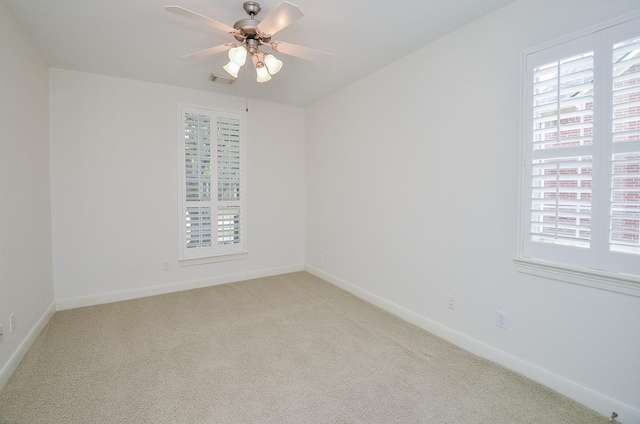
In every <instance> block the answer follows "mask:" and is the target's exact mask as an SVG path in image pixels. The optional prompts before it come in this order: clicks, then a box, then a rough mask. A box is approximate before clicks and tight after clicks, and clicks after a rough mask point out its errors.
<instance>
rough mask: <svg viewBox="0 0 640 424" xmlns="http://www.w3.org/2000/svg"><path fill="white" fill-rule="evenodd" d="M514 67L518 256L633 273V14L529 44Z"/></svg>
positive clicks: (636, 134)
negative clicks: (518, 108) (518, 68)
mask: <svg viewBox="0 0 640 424" xmlns="http://www.w3.org/2000/svg"><path fill="white" fill-rule="evenodd" d="M524 68H525V69H524V75H525V77H524V78H525V79H524V81H525V82H524V90H525V92H524V101H525V103H524V107H523V111H524V118H523V122H524V125H523V151H524V157H525V158H524V170H523V175H524V178H523V181H524V187H523V190H522V192H523V193H524V196H523V199H522V205H523V207H522V208H521V209H522V216H521V220H520V222H521V234H520V238H521V242H522V244H521V246H520V256H521V257H522V258H525V259H526V258H529V259H534V260H542V261H548V262H550V263H555V264H556V265H558V264H559V265H562V266H569V267H572V268H578V269H592V270H596V272H601V273H607V274H617V275H620V274H626V275H628V277H629V279H630V280H632V281H637V279H638V277H640V19H638V18H635V19H630V18H629V19H627V20H626V22H624V21H623V22H622V23H620V21H618V23H616V24H615V25H609V26H607V27H605V28H598V29H597V30H594V31H592V32H590V33H588V34H586V35H583V36H580V37H578V38H573V39H571V40H569V41H566V42H563V43H559V44H555V45H553V46H551V47H546V48H543V49H537V50H535V51H532V52H530V53H528V54H525V56H524ZM625 278H626V277H625Z"/></svg>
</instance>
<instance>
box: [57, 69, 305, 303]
mask: <svg viewBox="0 0 640 424" xmlns="http://www.w3.org/2000/svg"><path fill="white" fill-rule="evenodd" d="M212 84H213V83H212ZM50 89H51V92H50V97H51V111H50V113H51V129H50V134H51V187H52V188H51V192H52V222H53V251H54V283H55V297H56V302H57V305H58V308H59V309H61V308H69V307H76V306H82V305H89V304H95V303H100V302H107V301H114V300H120V299H126V298H132V297H137V296H143V295H149V294H156V293H162V292H167V291H174V290H180V289H187V288H192V287H199V286H204V285H210V284H215V283H223V282H228V281H233V280H239V279H244V278H252V277H255V276H259V275H267V274H273V273H281V272H288V271H292V270H299V269H302V268H303V266H304V111H303V110H302V109H300V108H295V107H288V106H282V105H277V104H270V103H264V102H257V101H251V102H250V103H249V112H248V114H247V121H246V122H247V141H248V144H247V163H248V167H247V172H248V178H247V180H248V181H247V187H248V197H247V199H248V200H247V202H248V204H247V207H248V243H249V256H248V258H247V259H243V260H237V261H230V262H223V263H216V264H207V265H197V266H188V267H180V266H179V265H178V248H179V244H178V243H179V241H178V203H177V202H178V195H177V193H178V186H177V184H178V159H177V154H178V148H177V140H178V135H177V134H178V124H177V116H178V112H177V105H178V102H186V103H191V104H200V105H209V106H213V107H218V108H224V109H232V110H239V111H242V110H244V108H245V99H243V98H238V97H230V96H224V95H219V94H213V93H207V92H202V91H194V90H187V89H182V88H176V87H170V86H163V85H157V84H151V83H145V82H140V81H133V80H125V79H120V78H113V77H107V76H102V75H95V74H87V73H82V72H73V71H67V70H60V69H51V71H50ZM283 129H284V130H285V131H283ZM165 261H168V262H169V263H170V266H171V269H170V270H168V271H165V270H163V262H165Z"/></svg>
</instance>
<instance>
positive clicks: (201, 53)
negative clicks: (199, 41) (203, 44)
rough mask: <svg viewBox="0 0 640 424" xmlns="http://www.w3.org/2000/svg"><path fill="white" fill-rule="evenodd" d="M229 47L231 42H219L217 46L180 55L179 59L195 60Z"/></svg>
mask: <svg viewBox="0 0 640 424" xmlns="http://www.w3.org/2000/svg"><path fill="white" fill-rule="evenodd" d="M231 47H233V44H220V45H219V46H214V47H209V48H208V49H204V50H200V51H198V52H195V53H191V54H188V55H186V56H182V57H181V58H180V59H182V60H188V61H190V62H195V61H196V60H200V59H202V58H203V57H207V56H213V55H214V54H218V53H222V52H224V51H227V50H229V49H230V48H231Z"/></svg>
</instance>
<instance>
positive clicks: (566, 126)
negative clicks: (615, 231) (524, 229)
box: [530, 52, 594, 248]
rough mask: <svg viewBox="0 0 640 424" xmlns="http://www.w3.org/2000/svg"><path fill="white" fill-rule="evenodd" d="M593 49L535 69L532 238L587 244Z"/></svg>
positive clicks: (543, 240) (591, 166) (589, 220)
mask: <svg viewBox="0 0 640 424" xmlns="http://www.w3.org/2000/svg"><path fill="white" fill-rule="evenodd" d="M593 66H594V64H593V52H585V53H582V54H579V55H576V56H573V57H570V58H567V59H563V60H559V61H554V62H552V63H549V64H545V65H542V66H537V67H535V68H534V69H533V80H534V92H533V130H532V132H531V138H532V140H531V141H532V149H533V152H532V157H533V160H532V176H531V215H530V217H531V239H532V240H533V241H537V242H543V243H555V244H560V245H567V246H575V247H587V248H588V247H589V246H590V236H591V230H590V223H591V186H592V169H593V163H592V159H593V153H592V145H593V91H594V89H593Z"/></svg>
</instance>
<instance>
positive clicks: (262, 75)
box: [256, 63, 271, 82]
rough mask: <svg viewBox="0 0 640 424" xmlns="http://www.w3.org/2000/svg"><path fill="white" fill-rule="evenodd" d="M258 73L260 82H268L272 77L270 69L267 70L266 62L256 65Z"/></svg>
mask: <svg viewBox="0 0 640 424" xmlns="http://www.w3.org/2000/svg"><path fill="white" fill-rule="evenodd" d="M256 74H257V75H258V78H256V80H257V81H258V82H267V81H269V80H270V79H271V75H269V71H267V68H266V66H264V63H258V65H257V66H256Z"/></svg>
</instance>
